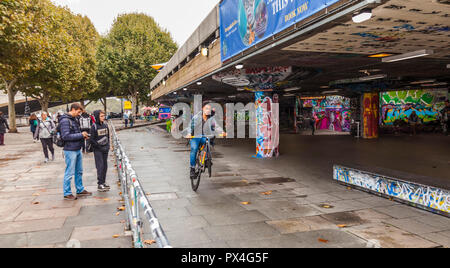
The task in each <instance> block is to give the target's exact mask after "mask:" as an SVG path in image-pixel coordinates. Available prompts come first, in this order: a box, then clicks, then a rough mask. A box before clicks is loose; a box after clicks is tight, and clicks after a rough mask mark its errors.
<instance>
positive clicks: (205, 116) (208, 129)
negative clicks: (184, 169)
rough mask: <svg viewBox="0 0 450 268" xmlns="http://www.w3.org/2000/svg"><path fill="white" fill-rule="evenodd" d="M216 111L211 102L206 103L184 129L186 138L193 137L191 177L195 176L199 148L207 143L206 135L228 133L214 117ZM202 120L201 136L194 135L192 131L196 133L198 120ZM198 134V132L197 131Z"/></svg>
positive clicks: (223, 134) (212, 139)
mask: <svg viewBox="0 0 450 268" xmlns="http://www.w3.org/2000/svg"><path fill="white" fill-rule="evenodd" d="M213 115H214V111H213V110H212V108H211V105H210V104H206V105H205V106H204V107H203V110H202V112H199V113H197V114H196V115H194V116H193V117H192V121H191V126H190V127H189V128H187V129H186V130H184V132H187V133H188V134H187V135H186V136H185V137H186V138H188V139H189V138H190V139H191V154H190V167H191V172H190V177H191V179H193V178H195V164H196V163H195V161H196V160H195V158H196V156H197V152H198V150H199V148H200V147H201V146H202V145H204V144H205V143H206V137H205V135H206V136H214V135H215V134H216V133H219V135H220V136H222V137H223V136H225V135H226V133H225V132H224V131H223V129H222V128H221V127H220V126H219V124H217V122H216V120H215V119H214V117H213ZM200 118H201V120H202V121H201V122H202V125H201V126H202V128H201V129H202V131H201V135H200V136H198V135H197V136H192V133H195V131H194V130H195V127H196V125H195V124H196V122H197V121H198V122H200ZM195 134H197V133H195ZM213 141H214V137H212V138H211V143H212V144H213Z"/></svg>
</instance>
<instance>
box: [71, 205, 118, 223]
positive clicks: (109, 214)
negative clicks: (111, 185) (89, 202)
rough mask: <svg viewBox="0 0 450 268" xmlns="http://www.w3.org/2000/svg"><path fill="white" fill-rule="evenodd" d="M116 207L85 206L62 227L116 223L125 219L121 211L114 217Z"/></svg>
mask: <svg viewBox="0 0 450 268" xmlns="http://www.w3.org/2000/svg"><path fill="white" fill-rule="evenodd" d="M117 207H118V206H117V205H114V204H112V205H102V206H87V207H82V208H81V209H80V213H79V214H78V215H77V216H75V217H68V218H67V220H66V222H65V224H64V227H75V226H94V225H105V224H111V223H118V222H120V221H121V220H124V219H125V218H126V216H125V213H124V212H123V211H121V212H120V214H119V216H116V213H117Z"/></svg>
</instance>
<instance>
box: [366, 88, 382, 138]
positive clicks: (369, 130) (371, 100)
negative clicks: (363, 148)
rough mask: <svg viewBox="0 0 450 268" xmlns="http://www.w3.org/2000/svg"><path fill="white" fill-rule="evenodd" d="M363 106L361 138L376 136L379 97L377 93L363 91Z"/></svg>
mask: <svg viewBox="0 0 450 268" xmlns="http://www.w3.org/2000/svg"><path fill="white" fill-rule="evenodd" d="M362 106H363V138H365V139H376V138H378V123H379V122H378V119H379V114H378V111H379V97H378V93H364V95H363V98H362Z"/></svg>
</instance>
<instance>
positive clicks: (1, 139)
mask: <svg viewBox="0 0 450 268" xmlns="http://www.w3.org/2000/svg"><path fill="white" fill-rule="evenodd" d="M4 144H5V133H0V145H4Z"/></svg>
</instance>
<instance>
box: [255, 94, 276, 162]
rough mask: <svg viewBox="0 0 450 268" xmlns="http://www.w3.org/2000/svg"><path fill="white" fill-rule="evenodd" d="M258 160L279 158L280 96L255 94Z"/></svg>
mask: <svg viewBox="0 0 450 268" xmlns="http://www.w3.org/2000/svg"><path fill="white" fill-rule="evenodd" d="M255 108H256V155H255V156H254V157H256V158H270V157H278V156H279V140H280V122H279V102H278V95H277V94H273V95H272V93H267V92H260V91H258V92H255Z"/></svg>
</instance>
